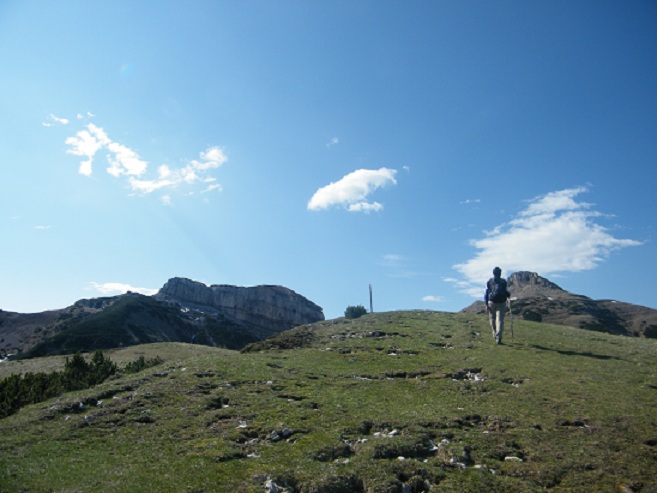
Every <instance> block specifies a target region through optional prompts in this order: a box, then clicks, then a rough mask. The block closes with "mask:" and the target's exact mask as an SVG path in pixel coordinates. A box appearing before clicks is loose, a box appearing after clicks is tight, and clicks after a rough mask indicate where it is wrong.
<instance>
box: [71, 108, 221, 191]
mask: <svg viewBox="0 0 657 493" xmlns="http://www.w3.org/2000/svg"><path fill="white" fill-rule="evenodd" d="M87 116H93V115H92V114H91V113H87ZM78 118H81V119H82V118H84V116H83V115H78ZM66 144H67V145H68V146H69V149H68V150H67V151H66V152H67V153H68V154H72V155H74V156H80V157H82V158H83V160H82V161H81V162H80V167H79V169H78V172H79V173H80V174H82V175H85V176H90V175H91V174H92V173H93V171H94V170H93V167H94V160H95V159H96V157H97V155H98V154H99V153H103V155H104V156H105V158H106V161H107V163H108V164H109V166H108V167H107V168H106V171H107V173H109V174H110V175H111V176H113V177H115V178H121V177H123V178H126V179H127V184H128V187H129V188H130V189H131V190H132V191H134V192H138V193H142V194H150V193H153V192H155V191H157V190H163V189H173V188H176V187H178V186H181V185H187V186H194V187H198V189H200V192H201V193H208V192H211V191H221V190H222V187H221V185H220V184H218V183H216V178H214V177H213V176H210V173H211V172H212V170H215V169H217V168H219V167H220V166H221V165H222V164H224V163H225V162H226V161H227V159H228V158H227V157H226V155H225V154H224V151H223V149H222V148H220V147H216V146H213V147H209V148H207V149H206V150H205V151H202V152H200V153H199V158H198V159H191V160H188V161H187V162H186V163H185V165H184V166H182V167H179V168H172V167H170V166H168V165H166V164H162V165H160V166H158V167H157V171H156V173H155V175H154V176H150V177H149V176H148V168H149V163H148V161H146V160H144V159H142V157H141V156H140V155H139V154H138V153H137V152H136V151H135V150H133V149H131V148H130V147H128V146H126V145H124V144H121V143H119V142H116V141H114V140H112V139H110V138H109V136H108V135H107V132H105V130H104V129H103V128H101V127H99V126H97V125H94V124H93V123H89V124H87V125H86V126H85V127H84V128H83V129H82V130H79V131H78V132H77V133H76V134H75V135H74V136H71V137H69V138H67V139H66ZM192 193H193V190H192ZM164 197H167V198H163V199H162V202H163V203H165V204H171V197H170V195H165V196H164Z"/></svg>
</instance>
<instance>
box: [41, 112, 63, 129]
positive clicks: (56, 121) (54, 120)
mask: <svg viewBox="0 0 657 493" xmlns="http://www.w3.org/2000/svg"><path fill="white" fill-rule="evenodd" d="M68 123H69V120H68V119H66V118H59V117H57V116H55V115H53V114H52V113H50V115H48V121H45V122H43V123H41V125H43V126H44V127H54V126H55V125H68Z"/></svg>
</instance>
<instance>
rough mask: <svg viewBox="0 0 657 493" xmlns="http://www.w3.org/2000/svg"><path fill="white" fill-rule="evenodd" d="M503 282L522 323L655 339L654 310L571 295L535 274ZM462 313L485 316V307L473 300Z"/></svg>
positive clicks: (656, 319)
mask: <svg viewBox="0 0 657 493" xmlns="http://www.w3.org/2000/svg"><path fill="white" fill-rule="evenodd" d="M507 282H508V287H509V292H510V293H511V297H512V302H511V307H512V313H513V315H514V316H518V317H521V318H523V319H524V320H532V321H534V322H547V323H551V324H558V325H568V326H571V327H577V328H581V329H589V330H595V331H598V332H609V333H612V334H619V335H629V336H644V337H651V338H653V337H654V338H657V310H654V309H652V308H648V307H645V306H639V305H633V304H631V303H623V302H620V301H614V300H593V299H591V298H588V297H587V296H582V295H579V294H573V293H570V292H568V291H566V290H564V289H562V288H561V287H559V286H558V285H556V284H555V283H553V282H551V281H549V280H547V279H545V278H544V277H541V276H539V275H538V274H536V273H535V272H526V271H521V272H515V273H513V274H511V275H510V276H509V277H508V279H507ZM462 311H463V312H466V313H485V311H486V306H485V305H484V303H483V301H476V302H475V303H473V304H472V305H470V306H469V307H467V308H464V309H463V310H462Z"/></svg>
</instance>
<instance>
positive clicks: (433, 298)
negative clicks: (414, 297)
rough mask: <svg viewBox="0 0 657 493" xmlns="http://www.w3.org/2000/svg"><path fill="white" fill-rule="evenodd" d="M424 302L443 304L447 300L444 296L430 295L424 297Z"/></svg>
mask: <svg viewBox="0 0 657 493" xmlns="http://www.w3.org/2000/svg"><path fill="white" fill-rule="evenodd" d="M422 301H426V302H427V303H442V302H444V301H445V298H444V297H442V296H434V295H428V296H424V297H423V298H422Z"/></svg>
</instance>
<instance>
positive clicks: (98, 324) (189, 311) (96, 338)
mask: <svg viewBox="0 0 657 493" xmlns="http://www.w3.org/2000/svg"><path fill="white" fill-rule="evenodd" d="M323 319H324V314H323V312H322V309H321V308H320V307H319V306H317V305H315V304H314V303H312V302H311V301H309V300H308V299H306V298H304V297H303V296H301V295H299V294H297V293H295V292H294V291H292V290H290V289H287V288H285V287H282V286H255V287H249V288H242V287H238V286H206V285H205V284H202V283H199V282H196V281H191V280H189V279H183V278H173V279H170V280H169V281H168V282H167V283H166V284H165V285H164V286H163V288H162V289H161V290H160V292H159V293H158V294H156V295H155V296H144V295H140V294H136V293H127V294H125V295H120V296H111V297H103V298H94V299H89V300H79V301H77V302H76V303H75V304H74V305H72V306H70V307H68V308H64V309H61V310H54V311H48V312H43V313H34V314H20V313H12V312H4V311H1V310H0V358H3V357H5V356H6V355H11V354H20V355H21V357H34V356H46V355H53V354H71V353H75V352H76V351H93V350H95V349H109V348H115V347H125V346H129V345H135V344H144V343H153V342H193V343H196V344H205V345H209V346H217V347H225V348H229V349H239V348H241V347H244V346H245V345H246V344H248V343H250V342H253V341H256V340H259V339H262V338H265V337H268V336H270V335H273V334H276V333H277V332H280V331H283V330H287V329H290V328H292V327H294V326H296V325H302V324H306V323H311V322H316V321H318V320H323Z"/></svg>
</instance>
